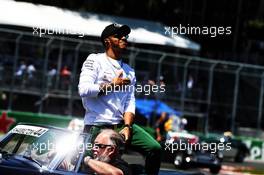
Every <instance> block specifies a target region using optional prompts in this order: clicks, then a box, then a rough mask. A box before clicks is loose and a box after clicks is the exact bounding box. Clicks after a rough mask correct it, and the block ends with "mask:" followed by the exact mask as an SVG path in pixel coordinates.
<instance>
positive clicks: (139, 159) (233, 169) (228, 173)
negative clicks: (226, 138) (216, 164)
mask: <svg viewBox="0 0 264 175" xmlns="http://www.w3.org/2000/svg"><path fill="white" fill-rule="evenodd" d="M123 159H125V160H126V161H127V162H129V164H139V165H142V167H143V166H144V158H143V156H142V155H140V154H138V153H136V152H129V153H127V154H125V155H123ZM250 169H262V170H264V162H255V161H245V162H244V163H234V162H231V161H229V162H226V161H225V162H223V164H222V169H221V171H220V173H219V174H218V175H250V173H241V172H237V171H240V170H250ZM160 170H161V171H160V173H159V175H182V174H184V175H188V174H190V175H192V174H201V175H211V173H210V171H209V169H206V168H203V169H202V168H193V169H188V170H184V171H183V170H178V169H175V167H174V165H173V164H172V163H167V162H166V163H165V162H162V163H161V169H160Z"/></svg>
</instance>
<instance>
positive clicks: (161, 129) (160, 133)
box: [155, 112, 169, 142]
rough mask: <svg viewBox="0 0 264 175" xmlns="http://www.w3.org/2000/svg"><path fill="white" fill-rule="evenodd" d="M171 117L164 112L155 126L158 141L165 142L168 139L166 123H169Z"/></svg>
mask: <svg viewBox="0 0 264 175" xmlns="http://www.w3.org/2000/svg"><path fill="white" fill-rule="evenodd" d="M168 119H169V116H168V114H167V113H166V112H162V113H161V116H160V118H159V119H158V121H157V122H156V124H155V130H156V140H157V141H159V142H160V141H163V140H164V139H165V138H166V130H165V123H166V122H167V121H168Z"/></svg>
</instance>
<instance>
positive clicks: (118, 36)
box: [113, 34, 129, 39]
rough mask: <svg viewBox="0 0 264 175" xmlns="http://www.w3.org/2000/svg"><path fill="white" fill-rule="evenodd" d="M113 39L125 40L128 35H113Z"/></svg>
mask: <svg viewBox="0 0 264 175" xmlns="http://www.w3.org/2000/svg"><path fill="white" fill-rule="evenodd" d="M113 37H114V38H118V39H122V38H123V37H125V39H128V37H129V36H128V35H120V34H114V35H113Z"/></svg>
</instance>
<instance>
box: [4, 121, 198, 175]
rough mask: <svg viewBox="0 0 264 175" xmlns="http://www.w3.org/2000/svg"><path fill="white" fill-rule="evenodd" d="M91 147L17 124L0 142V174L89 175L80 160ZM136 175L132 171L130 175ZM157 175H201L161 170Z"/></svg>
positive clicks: (84, 137)
mask: <svg viewBox="0 0 264 175" xmlns="http://www.w3.org/2000/svg"><path fill="white" fill-rule="evenodd" d="M92 146H93V145H92V144H91V143H90V135H89V134H87V133H86V134H84V133H80V132H75V131H70V130H67V129H62V128H57V127H52V126H44V125H37V124H23V123H22V124H18V125H17V126H16V127H14V128H13V129H12V130H10V131H9V132H8V133H7V134H6V135H4V136H3V137H2V138H1V140H0V174H1V175H2V174H4V175H17V174H26V175H51V174H52V175H73V174H74V175H84V174H88V173H87V172H88V171H87V170H88V169H87V167H85V166H84V165H83V158H84V156H85V154H86V153H87V150H88V151H89V150H90V149H91V148H92ZM137 166H139V165H137ZM130 167H131V169H133V167H134V166H132V164H130ZM142 170H143V168H140V169H139V171H136V172H138V173H139V174H142ZM136 174H137V173H134V171H133V175H136ZM160 174H162V175H169V174H175V175H198V174H200V173H188V172H179V171H168V170H160Z"/></svg>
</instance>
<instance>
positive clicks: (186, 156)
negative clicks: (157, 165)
mask: <svg viewBox="0 0 264 175" xmlns="http://www.w3.org/2000/svg"><path fill="white" fill-rule="evenodd" d="M168 136H169V138H167V140H166V142H165V143H164V144H162V145H163V146H164V150H165V154H164V159H165V160H166V161H168V162H172V163H173V164H174V165H175V167H176V168H177V169H187V168H209V169H210V172H211V173H213V174H217V173H218V172H219V171H220V170H221V162H222V157H223V155H222V153H221V152H219V151H218V150H214V151H212V150H210V149H207V150H205V149H204V148H206V147H205V146H203V145H204V144H206V143H201V142H199V138H198V137H197V136H195V135H193V134H189V133H187V132H168ZM199 147H200V148H199ZM201 147H202V148H201ZM207 148H208V146H207Z"/></svg>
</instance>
